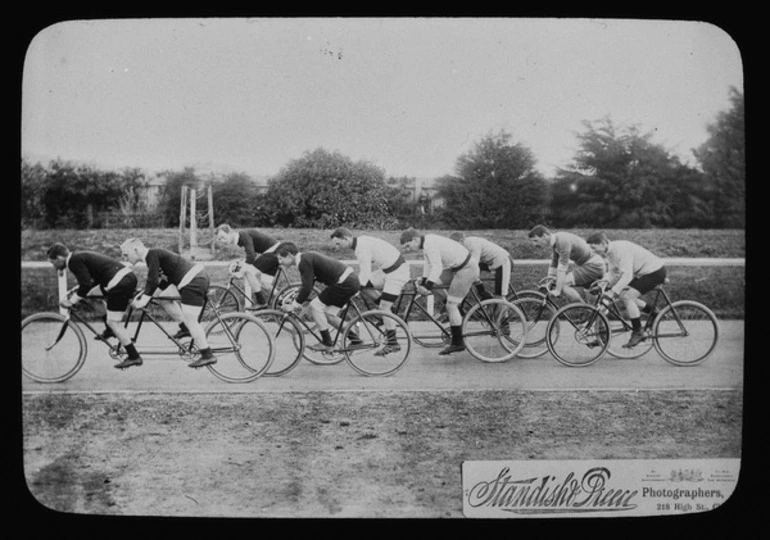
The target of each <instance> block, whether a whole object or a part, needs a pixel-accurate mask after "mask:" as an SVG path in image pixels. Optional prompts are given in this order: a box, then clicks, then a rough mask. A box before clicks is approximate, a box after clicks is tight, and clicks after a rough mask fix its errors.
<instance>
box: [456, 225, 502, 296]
mask: <svg viewBox="0 0 770 540" xmlns="http://www.w3.org/2000/svg"><path fill="white" fill-rule="evenodd" d="M449 238H451V239H452V240H454V241H455V242H459V243H460V244H462V245H464V246H465V247H466V248H468V251H470V252H471V256H472V257H473V258H474V259H476V260H477V261H478V262H479V271H481V270H483V271H486V272H493V273H494V274H495V289H494V296H493V295H491V294H489V291H487V290H486V288H485V287H484V283H482V281H481V280H479V281H477V282H476V283H475V286H476V290H477V291H478V293H479V296H480V297H481V299H482V300H488V299H490V298H493V297H498V298H504V297H505V295H506V294H508V287H509V285H510V283H511V270H512V269H513V261H512V260H511V256H510V254H509V253H508V252H507V251H506V250H505V249H503V248H502V247H500V246H498V245H497V244H495V243H494V242H490V241H489V240H487V239H486V238H482V237H480V236H465V233H462V232H459V231H458V232H453V233H452V234H450V235H449Z"/></svg>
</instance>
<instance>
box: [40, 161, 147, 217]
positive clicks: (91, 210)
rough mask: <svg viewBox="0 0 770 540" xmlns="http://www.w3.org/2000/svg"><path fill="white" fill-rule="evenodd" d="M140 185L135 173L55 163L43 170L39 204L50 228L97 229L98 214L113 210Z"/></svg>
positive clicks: (61, 162)
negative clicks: (43, 175)
mask: <svg viewBox="0 0 770 540" xmlns="http://www.w3.org/2000/svg"><path fill="white" fill-rule="evenodd" d="M142 182H144V176H143V175H141V174H137V171H136V170H128V171H126V172H125V173H117V172H114V171H100V170H98V169H95V168H93V167H90V166H87V165H75V164H72V163H68V162H64V161H61V160H56V161H53V162H51V163H50V164H49V165H48V168H47V169H46V180H45V183H44V190H45V191H44V193H43V194H42V197H41V203H42V206H43V208H44V209H45V221H46V224H47V225H48V226H50V227H71V228H84V227H94V226H98V223H96V222H95V216H96V214H97V213H98V212H102V211H108V210H114V209H115V208H117V207H118V205H119V204H120V200H121V197H122V196H123V195H124V194H125V193H126V192H127V191H129V190H133V189H134V188H135V187H137V186H139V185H140V184H141V183H142Z"/></svg>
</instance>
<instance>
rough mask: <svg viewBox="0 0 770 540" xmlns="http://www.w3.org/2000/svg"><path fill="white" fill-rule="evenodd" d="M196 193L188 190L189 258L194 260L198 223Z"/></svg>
mask: <svg viewBox="0 0 770 540" xmlns="http://www.w3.org/2000/svg"><path fill="white" fill-rule="evenodd" d="M196 197H197V195H196V192H195V190H194V189H190V256H191V258H192V259H195V252H196V251H197V250H198V223H197V219H196V214H197V212H196V210H195V202H196Z"/></svg>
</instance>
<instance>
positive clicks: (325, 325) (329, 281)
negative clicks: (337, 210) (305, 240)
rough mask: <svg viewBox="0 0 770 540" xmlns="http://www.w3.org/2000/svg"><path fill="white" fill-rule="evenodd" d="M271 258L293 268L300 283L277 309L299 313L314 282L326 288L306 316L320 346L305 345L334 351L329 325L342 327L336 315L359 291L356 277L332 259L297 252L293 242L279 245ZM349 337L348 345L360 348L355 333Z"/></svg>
mask: <svg viewBox="0 0 770 540" xmlns="http://www.w3.org/2000/svg"><path fill="white" fill-rule="evenodd" d="M275 254H276V256H277V257H278V262H279V263H280V264H281V265H282V266H284V267H286V268H290V267H292V266H296V267H297V270H298V271H299V275H300V279H301V283H302V284H301V286H300V288H299V291H298V293H297V297H296V298H295V299H294V300H293V301H292V302H290V303H288V304H284V305H283V306H281V308H282V309H284V310H285V311H294V312H297V311H299V310H300V309H301V308H302V304H303V303H304V302H306V301H307V299H308V297H309V296H310V293H311V292H312V291H313V285H314V284H315V282H316V281H318V282H319V283H322V284H324V285H326V287H325V288H324V289H323V290H322V291H321V293H320V294H319V295H318V296H316V297H315V298H313V299H312V300H311V301H310V313H311V315H312V317H313V321H314V322H315V324H316V325H317V327H318V330H319V332H320V333H321V339H322V342H321V343H317V344H312V345H308V348H310V349H312V350H314V351H323V352H329V351H332V350H334V342H333V341H332V339H331V336H330V334H329V323H330V322H331V323H332V324H334V325H335V326H337V327H339V326H340V325H341V324H342V321H341V320H340V318H339V317H337V313H338V312H339V309H340V308H341V307H343V306H344V305H345V304H346V303H347V302H348V300H350V299H351V298H352V297H353V295H355V294H356V293H357V292H358V291H359V290H360V289H361V285H360V283H359V281H358V276H356V274H355V272H353V269H352V268H350V267H349V266H347V265H345V264H344V263H342V262H340V261H338V260H336V259H333V258H331V257H327V256H326V255H323V254H321V253H317V252H315V251H307V252H300V251H299V248H298V247H297V246H296V244H294V243H293V242H281V243H280V244H279V245H278V247H277V248H276V249H275ZM350 336H351V345H353V346H355V345H358V344H360V340H359V339H358V336H357V334H356V333H355V332H351V333H350Z"/></svg>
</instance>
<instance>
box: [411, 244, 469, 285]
mask: <svg viewBox="0 0 770 540" xmlns="http://www.w3.org/2000/svg"><path fill="white" fill-rule="evenodd" d="M420 248H421V249H422V252H423V256H424V257H425V264H424V265H423V270H422V275H423V277H426V278H428V280H429V281H432V282H433V283H439V277H440V276H441V272H442V271H443V270H444V268H458V267H460V266H462V265H463V264H464V263H466V262H467V261H468V258H469V257H470V252H469V251H468V249H467V248H466V247H465V246H463V245H462V244H460V243H459V242H455V241H454V240H452V239H450V238H446V237H444V236H439V235H437V234H426V235H425V236H423V240H422V243H421V245H420Z"/></svg>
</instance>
